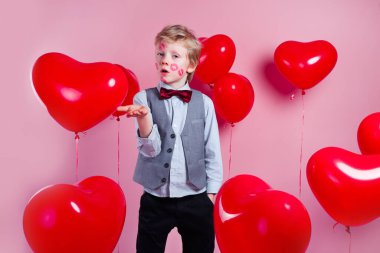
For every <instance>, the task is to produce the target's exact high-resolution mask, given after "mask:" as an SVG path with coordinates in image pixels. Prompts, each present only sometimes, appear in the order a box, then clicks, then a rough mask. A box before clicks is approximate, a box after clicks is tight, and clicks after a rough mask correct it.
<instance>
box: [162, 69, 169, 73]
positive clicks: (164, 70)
mask: <svg viewBox="0 0 380 253" xmlns="http://www.w3.org/2000/svg"><path fill="white" fill-rule="evenodd" d="M161 72H162V73H169V71H168V70H166V69H161Z"/></svg>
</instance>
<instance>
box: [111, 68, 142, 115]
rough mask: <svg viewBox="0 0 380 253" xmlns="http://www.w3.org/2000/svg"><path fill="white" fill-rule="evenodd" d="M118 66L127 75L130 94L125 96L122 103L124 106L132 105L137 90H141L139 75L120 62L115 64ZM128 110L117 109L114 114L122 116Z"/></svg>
mask: <svg viewBox="0 0 380 253" xmlns="http://www.w3.org/2000/svg"><path fill="white" fill-rule="evenodd" d="M115 65H116V66H118V67H120V68H121V69H122V70H123V72H124V74H125V76H126V77H127V80H128V94H127V96H126V97H125V98H124V101H123V102H122V103H121V105H122V106H125V105H132V104H133V97H134V96H135V95H136V93H137V92H139V91H140V86H139V82H138V81H137V77H136V75H135V74H134V73H133V72H132V70H129V69H127V68H124V67H123V66H121V65H118V64H115ZM125 113H126V112H124V111H122V112H121V111H116V112H114V113H113V114H112V115H113V116H115V117H120V116H122V115H124V114H125Z"/></svg>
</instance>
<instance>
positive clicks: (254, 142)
mask: <svg viewBox="0 0 380 253" xmlns="http://www.w3.org/2000/svg"><path fill="white" fill-rule="evenodd" d="M0 17H1V22H0V31H1V38H2V39H1V47H0V52H1V53H0V56H1V61H0V64H1V65H0V71H1V75H0V76H1V80H2V82H1V87H2V91H1V99H0V103H1V107H0V108H1V117H2V120H1V122H2V123H1V125H0V128H1V131H0V133H1V142H2V144H1V152H0V158H1V159H0V161H1V171H2V176H1V177H0V203H1V209H0V251H1V252H6V253H26V252H31V250H30V249H29V246H28V244H27V242H26V240H25V238H24V233H23V230H22V215H23V211H24V207H25V205H26V203H27V201H28V200H29V198H30V197H31V196H32V195H33V194H34V193H35V192H36V191H38V190H39V189H41V188H42V187H44V186H47V185H51V184H57V183H74V182H75V142H74V134H73V133H71V132H68V131H67V130H65V129H63V128H62V127H61V126H60V125H59V124H58V123H56V122H55V121H54V120H53V119H52V118H51V117H50V115H49V114H48V113H47V111H46V109H45V108H44V106H43V105H42V104H41V103H40V102H39V100H38V99H37V97H36V96H35V94H34V91H33V89H32V84H31V81H30V73H31V69H32V65H33V63H34V61H35V60H36V58H37V57H39V56H40V55H42V54H43V53H46V52H51V51H57V52H61V53H65V54H67V55H69V56H71V57H73V58H75V59H77V60H79V61H82V62H96V61H108V62H112V63H118V64H121V65H123V66H125V67H127V68H130V69H131V70H133V71H134V72H135V73H136V75H137V77H138V79H139V82H140V84H141V86H142V87H143V88H147V87H151V86H153V85H155V84H156V80H157V77H156V74H155V69H154V55H153V38H154V36H155V34H156V33H157V32H158V31H159V30H160V29H161V28H162V27H163V26H164V25H167V24H175V23H180V24H185V25H187V26H189V27H190V28H192V29H193V30H195V31H196V34H197V35H198V36H199V37H209V36H211V35H214V34H218V33H223V34H226V35H228V36H230V37H231V38H232V39H233V40H234V42H235V44H236V48H237V55H236V59H235V63H234V65H233V67H232V72H236V73H239V74H242V75H245V76H246V77H247V78H248V79H249V80H250V81H251V82H252V84H253V87H254V90H255V93H256V99H255V103H254V107H253V110H252V111H251V113H250V114H249V115H248V116H247V117H246V118H245V119H244V120H243V121H242V122H240V123H238V124H237V126H236V127H235V128H233V140H232V166H231V176H233V175H237V174H240V173H250V174H253V175H256V176H258V177H260V178H261V179H263V180H265V181H266V182H267V183H268V184H270V185H271V186H272V187H273V188H275V189H278V190H282V191H286V192H288V193H290V194H293V195H295V196H297V197H298V172H299V165H300V162H299V157H300V146H301V132H302V129H303V130H304V139H303V160H302V175H303V178H302V195H301V198H300V199H301V201H302V202H303V203H304V205H305V206H306V208H307V209H308V211H309V214H310V216H311V220H312V226H313V227H312V238H311V242H310V245H309V248H308V251H307V252H312V253H317V252H324V253H336V252H348V245H349V235H348V234H347V233H346V232H345V231H344V227H343V226H337V227H336V228H335V230H334V229H333V225H334V224H335V221H334V220H333V219H331V218H330V217H329V216H328V215H327V214H326V213H325V211H324V210H323V209H322V208H321V206H320V205H319V203H318V202H317V201H316V199H315V198H314V196H313V194H312V193H311V191H310V188H309V186H308V184H307V181H306V177H305V166H306V163H307V160H308V159H309V157H310V156H311V155H312V154H313V153H314V152H316V151H317V150H318V149H320V148H323V147H326V146H338V147H341V148H344V149H347V150H350V151H353V152H359V149H358V145H357V142H356V131H357V127H358V125H359V123H360V121H361V120H362V119H363V118H364V117H365V116H367V115H368V114H370V113H373V112H376V111H379V110H380V71H379V62H378V59H380V50H379V45H380V33H379V24H380V1H379V0H363V1H354V0H310V1H302V0H288V1H283V0H265V1H263V0H242V1H224V0H223V1H221V0H208V1H204V0H202V1H201V0H195V1H187V2H185V1H167V0H162V1H147V0H129V1H127V0H107V1H105V0H103V1H102V0H81V1H78V0H77V1H74V0H71V1H70V0H66V1H63V0H60V1H58V0H35V1H21V0H14V1H1V3H0ZM318 39H324V40H328V41H329V42H331V43H332V44H333V45H334V46H335V47H336V48H337V50H338V55H339V59H338V63H337V65H336V66H335V69H334V70H333V71H332V73H331V74H330V75H329V76H328V77H327V78H326V79H324V80H323V81H322V82H321V83H320V84H319V85H317V86H316V87H314V88H312V89H311V90H309V91H308V92H307V93H306V95H305V97H304V101H305V112H304V113H305V123H304V127H303V126H302V121H301V118H302V100H301V96H300V93H299V91H294V90H293V89H292V88H291V86H290V85H289V84H288V83H287V82H286V81H284V79H283V78H282V77H281V76H280V75H279V74H278V72H277V71H276V69H275V67H274V65H273V57H272V55H273V52H274V50H275V48H276V47H277V46H278V45H279V44H280V43H281V42H283V41H286V40H297V41H312V40H318ZM292 94H296V95H295V98H294V99H293V100H291V99H290V97H291V96H292ZM236 106H238V105H236ZM229 133H230V127H229V126H228V125H221V127H220V137H221V145H222V153H223V163H224V171H225V179H227V177H228V159H229V140H230V139H229ZM120 135H121V138H122V139H121V147H120V149H121V153H122V157H121V161H120V163H121V172H120V180H121V186H122V188H123V190H124V192H125V195H126V198H127V203H128V210H127V218H126V223H125V227H124V230H123V234H122V236H121V240H120V242H119V247H120V252H122V253H126V252H134V248H135V239H136V230H137V214H138V200H139V197H140V194H141V192H142V189H141V187H140V186H139V185H137V184H136V183H134V182H132V180H131V178H132V172H133V168H134V164H135V159H136V154H137V150H136V141H135V134H134V126H133V121H131V120H128V119H126V118H123V119H122V121H121V133H120ZM92 175H104V176H108V177H110V178H113V179H115V180H117V177H118V176H117V123H116V121H115V120H111V119H107V120H105V121H103V122H102V123H100V124H99V125H97V126H95V127H94V128H92V129H90V130H88V131H87V134H86V135H81V139H80V143H79V178H80V179H84V178H86V177H89V176H92ZM374 201H379V200H374ZM379 234H380V220H375V221H373V222H371V223H369V224H366V225H363V226H360V227H354V228H352V252H353V253H355V252H356V253H375V252H379V250H380V241H379ZM180 245H181V244H180V238H179V236H178V235H177V234H176V233H174V232H173V233H171V234H170V236H169V241H168V245H167V251H166V252H172V253H174V252H180V248H181V246H180ZM215 252H219V250H218V249H217V250H215Z"/></svg>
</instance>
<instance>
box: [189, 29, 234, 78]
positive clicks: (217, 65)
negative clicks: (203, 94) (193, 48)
mask: <svg viewBox="0 0 380 253" xmlns="http://www.w3.org/2000/svg"><path fill="white" fill-rule="evenodd" d="M200 41H201V43H202V51H201V55H200V59H199V64H198V66H197V69H196V71H195V77H196V78H197V79H198V80H199V81H202V82H203V83H207V84H211V83H215V81H216V80H217V79H218V78H220V77H222V76H223V75H224V74H226V73H227V72H228V71H229V70H230V68H231V67H232V64H233V63H234V60H235V55H236V48H235V43H234V42H233V40H232V39H231V38H230V37H228V36H227V35H224V34H217V35H214V36H211V37H209V38H201V40H200Z"/></svg>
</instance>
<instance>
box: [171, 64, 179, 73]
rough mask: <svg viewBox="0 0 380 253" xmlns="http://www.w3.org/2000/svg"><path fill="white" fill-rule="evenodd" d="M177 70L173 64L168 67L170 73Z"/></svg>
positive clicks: (176, 66)
mask: <svg viewBox="0 0 380 253" xmlns="http://www.w3.org/2000/svg"><path fill="white" fill-rule="evenodd" d="M177 69H178V65H177V64H175V63H173V64H171V65H170V70H171V71H176V70H177Z"/></svg>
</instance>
